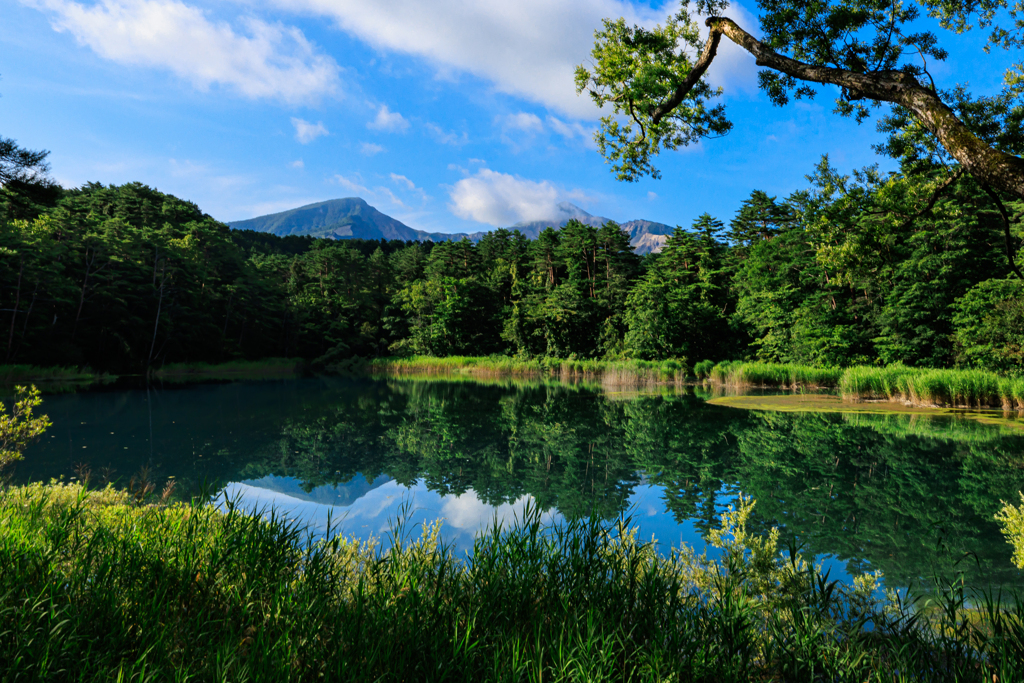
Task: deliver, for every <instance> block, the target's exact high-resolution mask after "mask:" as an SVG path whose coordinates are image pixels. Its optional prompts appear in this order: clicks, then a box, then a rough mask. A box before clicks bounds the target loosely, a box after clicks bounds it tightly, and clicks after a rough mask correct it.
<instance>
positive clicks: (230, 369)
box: [152, 358, 305, 382]
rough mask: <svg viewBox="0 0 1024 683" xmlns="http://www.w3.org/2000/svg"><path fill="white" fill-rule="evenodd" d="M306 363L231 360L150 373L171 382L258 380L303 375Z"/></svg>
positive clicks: (174, 365) (173, 366)
mask: <svg viewBox="0 0 1024 683" xmlns="http://www.w3.org/2000/svg"><path fill="white" fill-rule="evenodd" d="M304 369H305V361H303V360H302V359H296V358H264V359H262V360H234V361H229V362H227V363H214V364H211V363H170V364H168V365H164V366H163V367H160V368H156V369H155V370H153V371H152V375H153V377H156V378H158V379H162V380H165V381H170V382H188V381H191V380H193V379H258V378H262V377H289V376H292V375H297V374H300V373H301V372H303V370H304Z"/></svg>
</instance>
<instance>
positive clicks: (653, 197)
mask: <svg viewBox="0 0 1024 683" xmlns="http://www.w3.org/2000/svg"><path fill="white" fill-rule="evenodd" d="M657 198H658V195H657V193H655V192H648V193H647V200H648V201H651V202H653V201H654V200H656V199H657Z"/></svg>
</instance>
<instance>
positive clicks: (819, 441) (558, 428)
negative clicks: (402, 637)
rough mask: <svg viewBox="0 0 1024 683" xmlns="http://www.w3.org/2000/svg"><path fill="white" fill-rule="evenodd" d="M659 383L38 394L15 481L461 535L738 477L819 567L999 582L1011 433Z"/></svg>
mask: <svg viewBox="0 0 1024 683" xmlns="http://www.w3.org/2000/svg"><path fill="white" fill-rule="evenodd" d="M686 391H687V390H686V389H682V390H679V393H675V394H673V393H667V394H664V395H648V396H642V395H635V394H628V395H612V394H607V395H606V394H602V393H601V392H600V390H598V389H593V388H582V387H571V386H550V385H549V386H541V385H536V386H531V385H529V384H518V385H513V384H511V383H509V384H505V385H503V384H501V383H497V384H488V385H481V384H475V383H472V382H458V383H453V382H444V381H423V380H402V379H390V380H370V379H346V378H339V377H319V378H306V379H289V380H269V381H247V382H233V383H228V384H201V385H185V386H174V387H170V386H168V387H163V388H161V387H150V388H148V389H145V388H143V389H123V388H118V387H116V386H114V387H108V388H106V389H104V390H101V391H90V392H82V393H77V394H69V395H61V396H49V397H47V398H46V400H45V403H44V410H45V412H46V413H47V414H49V416H50V418H51V419H52V420H53V423H54V426H53V427H52V428H51V429H50V430H49V431H48V432H47V434H46V435H45V436H44V437H43V439H42V440H41V441H40V442H39V443H36V444H34V445H32V446H31V447H30V448H29V450H28V451H27V452H26V458H25V461H24V462H23V463H20V464H19V465H18V468H17V470H16V471H15V477H16V480H18V481H31V480H46V479H49V478H51V477H58V476H64V477H65V478H70V477H74V476H76V473H81V472H83V471H84V469H83V468H82V467H81V466H82V465H84V466H85V467H87V468H88V469H90V470H91V475H90V476H91V481H92V483H93V484H96V483H100V482H101V481H103V480H105V479H112V480H115V481H118V482H119V483H120V484H122V485H126V484H128V482H129V479H130V477H132V475H137V474H138V473H139V471H140V469H141V468H143V467H146V468H148V469H149V473H148V476H149V478H150V479H152V480H153V481H155V482H156V484H157V486H158V488H159V487H161V486H163V484H164V482H165V480H166V479H167V478H169V477H173V478H174V479H175V481H176V482H177V487H178V489H177V490H178V493H179V494H180V495H186V496H187V495H196V494H199V493H205V494H211V493H212V494H215V495H218V496H220V497H221V500H223V496H227V497H230V498H233V499H234V498H237V499H240V500H241V501H242V503H243V504H244V505H247V506H251V507H264V506H274V507H276V508H278V509H280V510H282V511H284V512H285V513H286V514H288V515H289V516H292V517H295V518H300V519H303V520H305V521H307V522H308V523H309V524H310V525H311V528H313V529H314V530H318V529H319V530H323V529H326V525H327V523H328V519H330V520H331V522H333V523H335V524H340V528H341V530H342V531H343V532H344V533H346V534H353V535H356V536H359V537H363V538H366V537H368V536H370V535H376V536H378V537H381V538H384V539H385V540H386V534H387V532H388V531H389V529H390V528H391V524H392V522H393V521H394V520H395V519H396V518H397V517H399V516H400V515H403V514H406V515H408V516H409V517H410V520H409V521H410V523H411V525H415V524H422V523H425V522H430V521H432V520H435V519H439V518H441V519H443V520H444V526H443V529H444V536H445V538H447V539H448V540H449V541H451V542H452V543H454V544H455V545H456V546H457V547H458V548H459V549H460V550H468V549H470V548H471V547H472V539H473V537H474V535H475V534H476V533H477V532H478V531H479V530H481V529H483V528H486V527H488V526H489V525H490V524H491V523H492V522H493V520H494V519H495V518H497V519H499V520H503V521H505V523H509V522H510V521H511V520H513V519H514V518H515V516H516V515H517V514H519V513H521V511H522V509H523V506H524V505H527V504H531V505H536V506H538V507H539V508H541V509H542V510H543V511H544V512H545V514H546V515H547V516H548V518H550V519H558V518H561V517H563V516H567V515H592V514H597V515H600V516H601V517H604V518H607V519H614V518H616V517H617V516H619V515H623V514H627V515H631V516H632V518H633V520H634V522H635V523H636V524H638V526H639V527H640V533H641V536H643V537H645V538H650V537H651V536H652V535H653V536H654V537H655V538H656V539H657V541H658V542H659V543H660V544H661V546H662V548H663V549H666V550H667V549H668V547H670V546H672V545H678V544H679V543H680V542H686V543H689V544H691V545H694V546H696V547H697V548H698V549H700V548H702V547H703V545H704V542H703V540H702V534H703V533H704V532H705V531H706V530H707V529H708V528H710V527H711V526H714V525H716V524H717V515H718V514H720V512H721V511H722V509H723V508H724V506H725V505H727V504H729V503H732V502H734V501H735V499H736V496H737V495H738V494H740V493H743V494H745V495H749V496H752V497H754V498H756V499H757V501H758V502H757V506H756V508H755V512H754V517H753V523H754V525H755V526H756V528H757V529H758V530H762V531H766V530H768V529H770V528H771V527H773V526H778V527H779V528H780V529H781V530H782V536H783V542H784V544H789V543H793V544H795V545H798V546H800V547H802V548H803V552H804V553H805V554H808V555H810V554H813V555H815V556H817V557H819V558H822V559H824V560H825V561H826V563H827V564H828V566H829V567H830V568H832V569H833V570H834V572H835V573H834V576H848V575H849V573H856V572H860V571H864V570H875V569H881V570H882V571H883V572H885V574H886V576H887V577H888V583H889V585H899V586H906V585H910V584H913V583H919V582H920V581H921V579H927V578H928V577H930V576H932V574H933V573H934V572H936V571H947V570H950V568H951V567H952V566H953V565H954V564H955V565H956V568H958V569H959V570H962V571H964V572H966V574H967V575H968V579H969V580H970V581H982V580H983V581H984V582H985V583H988V582H990V581H995V582H996V583H997V584H1000V585H1017V584H1018V583H1019V582H1020V576H1019V573H1018V572H1017V571H1016V570H1014V569H1013V568H1012V567H1011V565H1010V555H1011V551H1010V546H1009V545H1008V544H1007V543H1006V542H1005V540H1004V539H1003V537H1002V535H1001V534H1000V533H999V530H998V526H997V525H996V524H995V522H994V521H993V520H992V516H993V515H994V514H995V513H996V511H997V510H998V509H999V507H1000V500H1013V501H1016V500H1018V495H1017V492H1018V491H1020V490H1021V489H1024V433H1021V432H1018V431H1015V430H1010V429H1000V428H999V427H996V426H991V425H986V424H981V423H978V422H977V421H974V420H968V419H963V418H962V417H958V416H923V415H842V414H836V413H777V412H766V411H745V410H739V409H735V408H728V407H723V406H715V405H709V404H708V403H706V402H705V401H704V400H703V399H702V398H699V397H697V396H693V395H686V393H685V392H686Z"/></svg>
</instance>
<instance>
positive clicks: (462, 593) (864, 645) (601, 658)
mask: <svg viewBox="0 0 1024 683" xmlns="http://www.w3.org/2000/svg"><path fill="white" fill-rule="evenodd" d="M751 510H752V507H751V505H750V503H749V501H748V502H746V503H744V504H742V505H740V507H739V509H738V510H729V511H727V512H725V513H724V514H723V515H722V516H721V518H720V519H719V520H718V521H717V523H716V524H715V526H714V528H713V529H712V530H711V531H710V538H711V540H712V542H713V543H714V544H716V545H717V546H718V547H719V548H720V549H721V550H722V552H723V553H724V556H725V557H727V558H731V559H729V560H724V561H722V562H713V561H708V560H706V559H704V558H702V557H701V556H698V555H695V554H694V553H693V552H690V551H687V550H686V549H683V550H682V551H680V552H676V553H674V554H671V555H668V556H666V555H661V554H658V553H655V552H652V548H651V546H650V545H648V544H645V543H641V542H639V541H638V540H637V538H636V536H635V534H633V533H631V532H630V531H629V529H628V528H623V527H617V526H616V525H615V524H614V523H612V524H609V523H600V522H583V521H568V522H565V523H562V524H560V525H555V526H550V525H547V524H544V523H542V522H541V521H540V518H539V516H538V515H537V514H536V511H534V512H533V513H527V514H525V515H524V517H523V518H521V519H520V520H518V522H516V523H515V524H512V525H509V526H506V527H505V528H503V529H498V528H497V527H495V528H492V529H490V530H489V532H488V533H484V534H482V535H480V536H479V537H478V539H477V541H476V542H475V545H474V548H473V552H472V554H471V555H470V556H467V557H459V556H456V555H454V554H453V553H452V552H451V549H450V548H449V547H446V546H445V545H444V544H443V543H439V542H438V536H437V530H436V527H428V528H427V529H425V530H424V531H423V533H422V534H417V533H415V532H414V531H412V530H410V529H401V528H396V527H394V526H392V532H393V535H394V537H395V538H397V539H401V541H400V542H399V543H397V544H395V545H392V546H390V547H388V548H384V547H383V546H381V545H379V544H374V543H372V542H371V543H358V542H355V541H350V540H346V539H344V538H341V537H340V536H335V537H334V538H332V539H331V540H329V541H326V542H320V543H309V542H308V541H307V539H306V536H305V533H304V530H303V528H302V525H301V524H299V523H297V522H295V521H289V520H287V519H284V518H283V517H281V516H280V515H276V514H273V513H271V514H270V515H269V516H260V515H252V514H248V513H245V512H243V511H241V510H240V509H239V508H237V507H235V506H232V505H228V506H227V507H226V508H223V509H222V510H218V509H216V508H214V507H212V506H210V505H206V504H200V503H192V504H185V503H177V504H166V503H161V502H160V501H159V499H158V496H151V497H150V498H149V499H148V501H147V500H141V501H140V500H133V499H132V497H131V496H130V495H129V494H127V493H125V492H119V491H115V490H113V489H104V490H100V491H87V490H86V489H84V488H82V487H81V486H80V485H66V484H50V485H44V484H36V485H32V486H28V487H14V488H8V489H4V490H2V491H0V521H2V523H0V596H2V597H0V614H5V615H7V617H6V618H7V622H8V624H9V625H10V628H9V629H7V630H6V631H5V633H4V634H3V635H0V660H2V661H5V662H7V663H8V667H7V671H6V673H7V675H9V676H11V677H15V676H17V677H18V678H25V679H28V680H41V679H46V680H63V679H65V678H68V677H69V676H68V674H69V673H70V672H72V671H74V672H75V677H76V679H77V677H79V676H80V675H82V674H87V677H88V678H90V679H99V678H104V677H106V678H109V679H114V678H118V677H122V678H123V679H124V680H134V679H135V678H136V677H139V676H141V675H142V674H146V675H148V676H149V677H155V679H157V680H160V679H165V678H166V679H170V678H181V677H185V676H188V677H197V678H200V679H209V678H216V679H230V680H239V679H241V678H248V679H250V680H259V681H271V680H273V681H277V680H297V681H304V680H317V679H319V678H323V677H327V678H334V679H336V680H342V679H348V680H353V679H360V680H361V679H378V678H380V677H381V676H383V677H386V678H389V679H398V680H413V679H415V680H423V679H441V678H443V679H445V680H473V681H475V680H485V679H486V680H509V681H518V680H541V679H542V678H543V679H545V680H556V681H557V680H648V679H650V678H651V677H656V678H657V679H658V680H696V681H722V680H734V681H742V680H752V679H758V680H780V681H781V680H790V679H792V678H793V676H794V675H801V676H802V675H804V673H806V672H809V671H811V670H813V671H816V672H817V673H818V674H820V675H823V676H825V677H827V678H828V679H829V680H833V679H837V677H839V678H842V677H847V678H849V679H850V680H858V681H860V680H891V679H892V677H893V676H894V675H896V674H897V672H899V673H903V672H906V671H916V672H922V673H921V677H920V678H919V679H918V680H935V681H946V680H953V679H955V678H957V677H960V678H962V677H964V676H967V675H970V676H972V677H977V676H978V675H982V674H983V675H985V676H987V677H989V678H991V677H992V675H995V676H998V680H1000V681H1002V680H1014V677H1015V676H1019V675H1020V674H1021V673H1022V672H1021V671H1020V669H1019V667H1020V662H1021V661H1024V640H1022V639H1021V638H1020V637H1019V633H1018V630H1019V625H1020V624H1021V623H1022V618H1024V614H1022V613H1021V610H1022V608H1021V606H1019V605H1018V606H1017V607H1015V608H1014V607H1005V608H1004V609H999V608H995V607H994V606H993V609H991V610H984V609H982V610H978V609H972V608H969V607H967V605H966V603H965V602H963V600H964V598H966V597H969V596H965V595H959V596H958V594H956V593H955V591H954V592H953V593H952V594H951V595H950V597H949V598H948V599H947V600H946V601H945V602H944V603H943V604H942V605H940V607H945V608H947V610H946V611H943V610H942V609H924V610H919V609H917V608H918V607H924V605H915V604H913V602H912V601H906V600H904V601H900V602H899V603H896V602H893V601H892V600H891V599H890V598H886V597H883V596H879V595H878V594H877V593H876V592H875V590H874V589H875V587H876V579H877V577H871V576H867V577H864V578H862V579H860V580H858V581H857V582H855V584H854V585H852V586H849V587H844V586H841V585H836V584H832V583H829V582H828V581H827V579H826V578H825V577H823V576H822V575H821V574H819V573H818V572H817V570H815V569H814V568H813V567H808V566H806V565H805V564H803V563H801V562H799V561H797V562H794V561H792V560H791V558H789V557H788V555H787V554H786V553H785V552H780V550H781V549H780V548H779V546H778V537H777V536H772V535H769V536H767V537H762V536H755V535H752V534H750V533H748V531H747V521H748V519H749V515H750V512H751ZM773 539H774V540H773ZM86 548H88V552H85V549H86ZM823 588H824V589H825V590H822V589H823ZM978 597H979V598H980V599H982V600H983V597H982V596H978ZM980 604H982V605H984V604H985V603H984V602H981V603H980ZM914 614H917V615H918V616H917V617H916V618H912V615H914ZM794 667H796V668H794ZM979 667H981V668H980V669H979ZM801 672H803V673H801Z"/></svg>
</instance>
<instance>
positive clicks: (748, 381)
mask: <svg viewBox="0 0 1024 683" xmlns="http://www.w3.org/2000/svg"><path fill="white" fill-rule="evenodd" d="M707 362H708V361H704V362H703V363H704V364H705V365H704V367H706V363H707ZM842 372H843V371H842V370H841V369H839V368H815V367H811V366H809V365H798V364H795V363H761V362H744V361H723V362H721V363H717V364H715V365H714V366H712V367H711V369H710V370H708V371H707V378H708V379H709V380H710V381H711V382H713V383H716V384H724V385H733V386H744V385H752V386H759V387H778V388H780V389H791V388H795V387H834V386H836V385H837V384H838V383H839V378H840V376H841V375H842Z"/></svg>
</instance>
